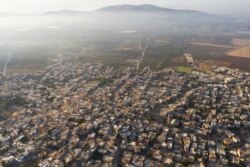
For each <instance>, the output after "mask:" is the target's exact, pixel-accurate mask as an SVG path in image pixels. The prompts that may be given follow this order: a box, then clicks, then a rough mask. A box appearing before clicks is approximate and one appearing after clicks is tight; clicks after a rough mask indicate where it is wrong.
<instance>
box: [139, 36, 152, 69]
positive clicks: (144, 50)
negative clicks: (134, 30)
mask: <svg viewBox="0 0 250 167" xmlns="http://www.w3.org/2000/svg"><path fill="white" fill-rule="evenodd" d="M148 45H149V38H148V39H147V44H146V46H145V47H144V48H143V51H142V54H141V58H140V59H139V60H138V61H137V70H139V69H140V64H141V62H142V60H143V58H144V56H145V52H146V50H147V48H148ZM140 47H141V44H140Z"/></svg>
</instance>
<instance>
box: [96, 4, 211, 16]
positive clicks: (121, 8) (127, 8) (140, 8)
mask: <svg viewBox="0 0 250 167" xmlns="http://www.w3.org/2000/svg"><path fill="white" fill-rule="evenodd" d="M95 11H97V12H165V13H173V14H174V13H183V14H185V13H189V14H202V15H208V14H207V13H203V12H200V11H195V10H184V9H180V10H178V9H170V8H163V7H158V6H154V5H148V4H145V5H116V6H106V7H103V8H100V9H97V10H95Z"/></svg>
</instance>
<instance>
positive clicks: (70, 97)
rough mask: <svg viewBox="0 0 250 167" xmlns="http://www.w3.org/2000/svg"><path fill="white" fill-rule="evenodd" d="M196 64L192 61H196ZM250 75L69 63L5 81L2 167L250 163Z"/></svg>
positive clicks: (1, 87) (1, 85) (0, 84)
mask: <svg viewBox="0 0 250 167" xmlns="http://www.w3.org/2000/svg"><path fill="white" fill-rule="evenodd" d="M190 62H191V63H192V61H191V60H190ZM249 89H250V74H249V73H246V72H241V71H239V70H237V69H230V68H225V67H214V68H213V69H212V72H211V74H210V73H203V72H199V71H195V70H194V71H193V72H192V73H190V74H186V73H178V72H176V71H174V70H173V69H171V68H167V69H164V70H161V71H156V70H153V69H150V68H144V69H142V70H140V71H139V72H138V71H137V69H136V68H133V67H119V68H118V67H112V66H106V65H102V64H98V63H86V64H77V63H72V62H68V61H62V62H60V63H57V64H54V65H52V66H49V67H47V68H46V69H44V70H42V71H40V72H39V73H34V74H16V75H13V76H6V77H2V78H1V80H0V92H1V94H0V99H1V100H2V99H5V100H6V99H7V100H9V101H11V100H15V99H19V100H20V101H22V105H23V109H22V110H21V111H20V112H16V113H13V114H12V116H11V117H9V118H8V119H6V120H4V121H2V122H0V166H10V167H12V166H29V165H30V164H32V165H33V166H39V167H63V166H67V167H77V166H89V167H101V166H102V167H105V166H106V167H110V166H117V167H118V166H124V167H132V166H133V167H142V166H145V167H161V166H176V167H179V166H190V167H192V166H199V167H203V166H239V167H240V166H250V90H249Z"/></svg>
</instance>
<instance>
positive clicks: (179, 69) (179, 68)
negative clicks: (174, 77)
mask: <svg viewBox="0 0 250 167" xmlns="http://www.w3.org/2000/svg"><path fill="white" fill-rule="evenodd" d="M174 69H175V71H176V72H179V73H186V74H190V73H192V71H193V69H192V68H191V67H187V66H177V67H175V68H174Z"/></svg>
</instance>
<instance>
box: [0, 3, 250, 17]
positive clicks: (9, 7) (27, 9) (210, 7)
mask: <svg viewBox="0 0 250 167" xmlns="http://www.w3.org/2000/svg"><path fill="white" fill-rule="evenodd" d="M118 4H153V5H158V6H162V7H168V8H177V9H194V10H200V11H205V12H209V13H214V14H237V15H248V16H250V10H249V9H250V0H0V13H41V12H46V11H51V10H62V9H69V10H87V11H89V10H93V9H97V8H100V7H103V6H107V5H118Z"/></svg>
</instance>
